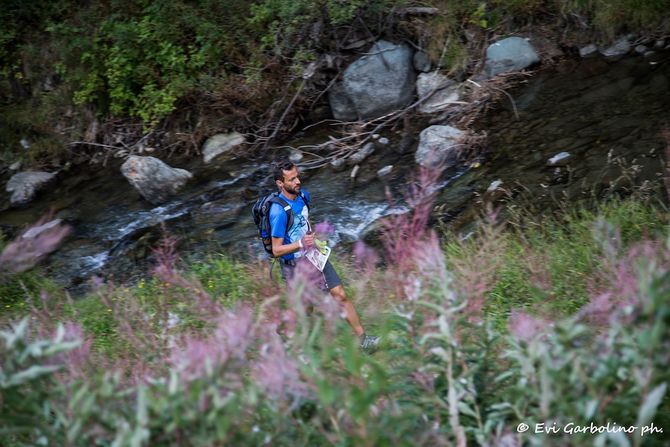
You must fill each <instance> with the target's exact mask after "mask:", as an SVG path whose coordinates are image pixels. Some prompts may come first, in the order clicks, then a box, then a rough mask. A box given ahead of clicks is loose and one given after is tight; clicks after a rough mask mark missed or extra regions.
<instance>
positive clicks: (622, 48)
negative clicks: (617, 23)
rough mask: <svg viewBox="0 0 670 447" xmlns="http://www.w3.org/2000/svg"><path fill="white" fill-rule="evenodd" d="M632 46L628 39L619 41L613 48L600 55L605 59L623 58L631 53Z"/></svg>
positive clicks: (606, 49)
mask: <svg viewBox="0 0 670 447" xmlns="http://www.w3.org/2000/svg"><path fill="white" fill-rule="evenodd" d="M630 48H631V44H630V42H629V41H628V38H627V37H622V38H621V39H619V40H617V41H616V42H615V43H614V45H612V46H611V47H608V48H605V49H604V50H601V51H600V53H601V54H602V55H603V56H605V57H617V56H623V55H625V54H627V53H628V52H629V51H630Z"/></svg>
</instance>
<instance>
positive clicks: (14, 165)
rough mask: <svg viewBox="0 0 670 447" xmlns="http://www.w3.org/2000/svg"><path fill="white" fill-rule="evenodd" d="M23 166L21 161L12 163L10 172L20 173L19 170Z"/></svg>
mask: <svg viewBox="0 0 670 447" xmlns="http://www.w3.org/2000/svg"><path fill="white" fill-rule="evenodd" d="M21 164H22V163H21V161H20V160H19V161H15V162H14V163H12V164H11V165H9V170H10V171H18V170H19V169H21Z"/></svg>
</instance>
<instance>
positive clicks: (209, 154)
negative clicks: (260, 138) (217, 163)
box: [202, 132, 245, 164]
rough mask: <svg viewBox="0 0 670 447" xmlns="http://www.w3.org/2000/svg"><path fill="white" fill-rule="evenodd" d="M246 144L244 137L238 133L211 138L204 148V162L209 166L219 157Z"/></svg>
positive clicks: (217, 135) (221, 134)
mask: <svg viewBox="0 0 670 447" xmlns="http://www.w3.org/2000/svg"><path fill="white" fill-rule="evenodd" d="M244 142H245V139H244V136H243V135H242V134H240V133H238V132H231V133H220V134H216V135H214V136H211V137H209V138H208V139H207V141H205V144H204V145H203V146H202V156H203V161H204V162H205V164H208V163H210V162H211V161H212V160H214V159H215V158H216V157H218V156H219V155H222V154H226V153H228V152H230V151H232V150H233V149H235V148H236V147H238V146H240V145H241V144H243V143H244Z"/></svg>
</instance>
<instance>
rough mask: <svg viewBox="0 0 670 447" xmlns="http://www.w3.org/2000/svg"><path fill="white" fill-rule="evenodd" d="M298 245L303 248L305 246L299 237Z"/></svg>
mask: <svg viewBox="0 0 670 447" xmlns="http://www.w3.org/2000/svg"><path fill="white" fill-rule="evenodd" d="M298 246H299V247H300V248H303V247H304V246H303V245H302V239H298Z"/></svg>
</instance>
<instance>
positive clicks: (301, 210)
mask: <svg viewBox="0 0 670 447" xmlns="http://www.w3.org/2000/svg"><path fill="white" fill-rule="evenodd" d="M302 193H303V194H304V195H305V198H306V199H307V201H308V202H311V201H312V199H311V198H310V197H309V193H308V192H307V191H305V190H302ZM279 197H281V198H282V199H284V200H286V203H288V204H289V205H291V211H292V213H293V225H291V228H289V229H288V232H287V231H286V224H287V221H288V216H287V215H286V211H284V208H282V206H281V205H279V204H278V203H273V204H272V207H271V208H270V229H271V230H270V235H271V236H272V237H282V238H284V245H286V244H291V243H293V242H297V241H299V240H300V239H302V238H303V236H305V234H306V233H307V230H309V226H308V223H307V219H308V218H309V209H308V208H307V205H306V204H305V201H304V200H302V197H300V194H298V196H297V197H296V198H295V200H290V199H288V198H287V197H286V196H285V195H284V194H279ZM300 256H302V253H301V252H300V251H297V252H295V253H290V254H288V255H284V256H282V259H285V260H287V261H290V260H292V259H295V258H299V257H300Z"/></svg>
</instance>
